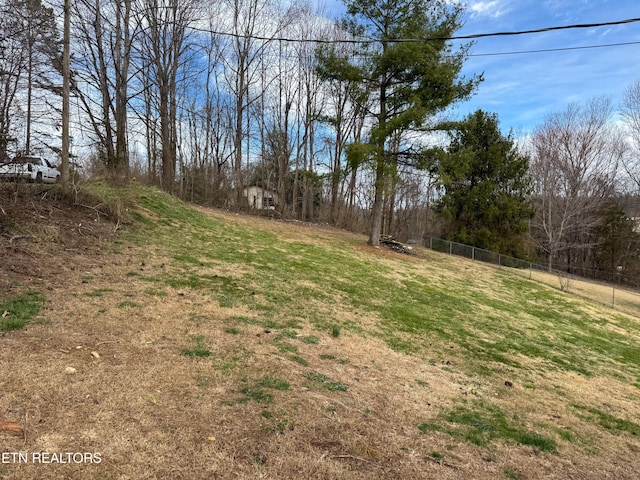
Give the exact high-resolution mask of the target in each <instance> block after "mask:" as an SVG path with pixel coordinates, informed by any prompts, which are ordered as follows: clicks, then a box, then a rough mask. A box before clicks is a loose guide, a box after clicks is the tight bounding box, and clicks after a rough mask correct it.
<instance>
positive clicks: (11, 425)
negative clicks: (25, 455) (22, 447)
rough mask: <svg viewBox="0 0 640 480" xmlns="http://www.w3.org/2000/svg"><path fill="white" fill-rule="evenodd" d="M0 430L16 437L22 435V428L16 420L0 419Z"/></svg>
mask: <svg viewBox="0 0 640 480" xmlns="http://www.w3.org/2000/svg"><path fill="white" fill-rule="evenodd" d="M0 432H5V433H8V434H9V435H15V436H17V437H22V436H24V430H23V428H22V427H21V426H20V424H18V423H16V422H6V421H4V420H0Z"/></svg>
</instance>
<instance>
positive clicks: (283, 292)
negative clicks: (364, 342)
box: [89, 188, 640, 451]
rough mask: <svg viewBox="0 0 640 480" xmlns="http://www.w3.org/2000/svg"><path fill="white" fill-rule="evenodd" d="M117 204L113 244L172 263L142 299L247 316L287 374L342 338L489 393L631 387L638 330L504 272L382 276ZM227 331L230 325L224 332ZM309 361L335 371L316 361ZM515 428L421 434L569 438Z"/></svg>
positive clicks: (518, 422)
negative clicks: (507, 382)
mask: <svg viewBox="0 0 640 480" xmlns="http://www.w3.org/2000/svg"><path fill="white" fill-rule="evenodd" d="M125 196H126V201H123V202H124V203H126V204H129V205H137V206H136V209H137V210H138V213H137V214H136V213H135V211H133V212H132V213H131V215H132V217H133V218H134V219H135V218H137V216H136V215H138V216H139V217H140V218H142V219H144V220H140V221H138V222H134V223H133V224H131V225H129V226H128V227H127V228H125V233H124V234H123V235H124V237H125V239H126V240H127V241H132V242H134V243H136V244H138V245H141V246H147V247H150V248H156V249H158V251H159V253H162V254H164V255H166V256H167V257H168V258H170V259H171V260H170V261H168V262H166V266H165V268H163V269H162V271H156V272H154V274H153V275H152V276H148V277H141V278H142V279H143V280H146V281H148V282H150V283H152V284H153V285H152V287H151V288H152V289H151V288H150V289H148V290H147V291H146V293H147V294H148V295H154V294H155V295H157V296H161V295H164V294H165V293H166V288H167V287H173V288H178V289H194V290H198V291H200V292H202V293H203V294H205V295H206V296H208V299H209V300H210V301H214V302H218V303H219V305H221V306H222V307H241V308H242V309H243V310H244V312H246V313H243V314H242V315H235V316H232V317H230V318H229V321H230V322H235V324H247V325H254V326H259V327H260V328H262V329H264V330H267V329H268V330H270V333H271V335H272V336H270V337H269V338H270V340H272V341H273V342H274V343H273V345H274V346H275V348H277V349H278V350H279V351H281V352H283V353H286V354H287V357H288V358H289V359H290V360H292V361H293V362H297V363H299V364H300V365H305V366H306V365H307V364H308V362H307V363H305V362H306V360H304V359H303V358H302V357H300V356H299V355H298V354H297V347H295V343H296V342H294V341H293V340H298V341H300V342H302V343H307V344H318V343H321V339H322V343H324V342H327V343H329V342H330V343H336V342H333V341H332V340H331V339H332V338H338V337H339V336H341V335H342V334H343V332H345V331H348V332H350V333H354V334H358V335H362V336H365V337H366V336H374V337H378V338H381V339H382V340H383V341H384V342H386V344H387V345H388V346H389V347H390V348H392V349H394V350H396V351H399V352H405V353H407V354H411V355H416V356H417V357H421V358H428V359H432V361H431V362H430V363H431V364H432V365H441V364H442V362H443V361H445V360H448V359H451V360H453V361H455V362H456V363H454V364H453V365H452V366H446V367H442V368H443V369H446V370H448V371H450V372H453V373H457V372H461V373H464V374H465V375H469V376H476V377H479V378H481V379H482V382H485V381H486V382H487V383H488V382H491V381H492V380H495V377H497V376H499V377H500V378H501V382H500V383H502V382H503V381H504V379H503V378H502V376H503V375H506V374H508V375H509V376H510V378H513V379H514V380H518V382H517V383H518V386H521V387H523V388H526V389H527V391H528V392H529V393H532V392H533V390H534V389H535V391H536V394H544V393H545V392H543V391H542V389H544V388H545V387H544V386H543V385H542V384H541V383H539V382H538V381H537V377H536V375H538V374H540V373H542V374H544V375H545V376H546V375H554V374H555V373H558V372H560V373H563V372H576V373H578V374H580V375H584V376H588V377H594V376H602V375H604V376H610V377H614V378H616V379H617V380H619V381H622V382H626V383H628V384H629V385H637V386H638V388H640V342H639V339H640V322H638V321H637V320H635V319H630V318H628V317H626V316H624V315H621V314H618V313H613V312H611V311H608V310H606V309H602V308H600V307H597V306H595V305H592V304H588V303H586V302H584V301H582V300H578V299H576V298H575V297H572V296H569V295H565V294H563V293H561V292H559V291H558V290H555V289H552V288H548V287H546V286H543V285H540V284H537V283H534V282H531V281H529V280H526V279H524V278H522V277H520V276H518V275H517V274H515V273H513V272H512V271H511V270H510V269H508V268H503V269H501V270H497V269H496V270H494V269H491V268H488V267H481V266H468V267H465V269H463V270H460V269H459V265H458V264H457V263H455V262H457V261H458V260H456V259H453V258H450V257H448V256H444V255H439V254H434V253H430V254H429V257H428V261H424V262H421V263H418V264H417V263H416V261H411V262H409V261H407V262H404V261H402V260H397V261H395V263H393V262H391V261H388V260H385V259H380V258H378V257H377V256H376V255H375V254H369V253H366V252H364V253H363V252H362V251H361V250H359V249H358V248H355V243H354V241H353V240H351V239H350V240H346V239H345V240H333V239H332V240H331V241H326V242H325V243H324V244H323V243H320V242H317V241H316V242H314V243H313V244H311V243H305V242H304V241H291V239H286V240H285V241H283V240H282V239H281V238H279V236H278V235H277V234H275V233H272V232H271V231H267V230H266V228H265V229H260V228H255V227H252V226H245V225H242V224H241V223H235V222H233V221H226V220H218V219H214V218H210V217H208V216H207V215H205V214H204V213H202V212H200V211H198V210H195V209H193V208H191V207H189V206H188V205H187V204H185V203H183V202H181V201H180V200H178V199H176V198H173V197H169V196H167V195H165V194H164V193H162V192H160V191H158V190H155V189H151V188H138V189H137V190H135V191H134V190H127V192H126V194H125ZM124 203H123V204H124ZM133 210H135V209H133ZM148 218H154V219H157V221H148ZM345 238H346V237H345ZM195 252H197V253H195ZM418 262H420V261H419V260H418ZM480 269H483V270H480ZM214 272H215V273H214ZM451 272H457V273H458V274H457V275H451ZM145 275H147V273H146V272H145ZM465 275H466V276H465ZM156 292H158V293H157V294H156ZM103 293H105V292H104V291H99V290H96V291H94V292H91V293H90V294H89V295H93V296H99V295H101V294H103ZM336 305H339V308H340V309H343V311H345V312H349V313H350V314H352V320H342V319H341V318H338V317H336V316H335V315H334V310H335V306H336ZM361 320H362V321H361ZM203 321H204V319H203ZM309 326H311V327H314V328H315V329H316V331H317V332H322V333H321V334H318V336H316V335H305V336H300V335H299V333H298V332H299V331H300V329H302V328H305V327H309ZM236 330H237V329H235V327H233V326H230V327H228V329H227V330H225V331H226V332H227V333H233V332H235V331H236ZM263 338H264V337H263ZM325 339H326V340H325ZM201 347H202V348H201V349H199V347H198V345H197V344H196V345H194V346H193V348H190V349H185V350H183V354H186V353H184V352H185V351H193V352H194V353H195V352H196V351H199V350H201V351H202V353H203V354H204V353H205V352H209V354H211V352H210V351H209V350H208V348H207V347H206V345H204V344H202V345H201ZM452 347H453V348H452ZM250 355H251V352H247V351H239V352H232V353H229V354H222V355H219V354H216V355H212V357H213V366H214V368H217V369H221V370H222V371H224V372H225V374H230V373H231V372H232V371H235V370H237V369H238V368H240V367H241V366H242V365H243V364H244V362H245V360H246V359H247V358H248V356H250ZM449 355H451V357H449ZM194 356H197V355H194ZM316 358H317V357H316ZM320 359H322V360H332V361H336V362H345V363H346V360H344V361H342V360H338V359H337V358H336V356H334V355H329V354H322V355H320ZM528 378H536V380H535V381H533V380H529V379H528ZM305 379H306V380H307V382H309V383H308V384H309V385H311V386H316V387H318V388H325V389H328V390H332V389H334V390H335V391H344V390H346V389H347V387H346V385H344V384H342V383H340V382H336V381H334V380H332V379H330V378H329V377H327V376H326V375H323V374H320V373H318V372H315V371H312V372H308V373H307V374H305ZM416 384H417V385H418V386H422V385H421V384H420V383H418V382H417V381H416ZM244 388H246V389H247V390H246V391H245V392H244V393H243V398H245V399H249V400H255V401H260V402H268V401H269V398H270V397H269V396H270V395H271V396H272V393H270V390H272V389H270V388H268V387H265V386H260V385H258V384H254V385H248V386H245V387H244ZM261 392H262V393H261ZM271 400H272V397H271ZM575 410H576V411H577V412H579V413H580V414H581V415H582V416H583V417H584V418H585V420H587V421H589V422H592V423H595V424H597V425H600V426H601V427H602V428H603V429H606V430H609V431H611V432H627V433H628V434H630V435H637V430H636V427H637V425H636V424H634V423H632V422H630V421H625V420H623V419H620V418H617V417H611V418H610V417H609V416H607V415H609V414H607V413H606V412H603V411H600V410H595V409H591V410H588V409H585V408H583V409H579V408H576V409H575ZM625 422H628V423H625ZM523 425H525V420H524V419H520V418H516V417H515V416H512V415H506V414H505V413H503V412H501V411H500V410H499V409H498V407H496V406H495V405H494V404H493V403H492V401H491V400H490V399H489V400H488V401H486V402H483V403H481V404H478V403H475V404H470V405H458V406H456V407H455V408H453V409H449V410H447V411H443V412H442V413H441V414H440V416H439V417H438V418H437V419H435V420H434V421H432V422H430V423H424V424H422V425H421V430H424V431H428V430H430V429H432V430H433V429H435V430H439V431H444V432H446V433H449V434H451V435H454V436H457V437H461V438H465V439H467V440H468V441H470V442H472V443H475V444H479V445H489V444H490V443H491V442H493V441H504V442H509V443H516V444H523V445H530V446H533V447H535V448H536V449H538V450H541V451H555V449H556V444H555V440H554V438H564V439H567V438H569V437H571V434H570V432H569V433H567V434H566V435H565V436H564V437H563V435H561V434H560V433H558V432H555V431H553V429H552V428H545V427H542V426H536V427H534V428H535V430H531V429H530V428H525V427H524V426H523ZM538 427H540V429H541V432H542V433H538ZM543 430H544V431H543ZM634 432H635V433H634ZM547 434H549V435H547ZM565 437H566V438H565Z"/></svg>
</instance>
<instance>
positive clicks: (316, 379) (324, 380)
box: [304, 372, 348, 392]
mask: <svg viewBox="0 0 640 480" xmlns="http://www.w3.org/2000/svg"><path fill="white" fill-rule="evenodd" d="M304 377H305V378H306V379H307V380H311V381H312V382H313V383H314V384H316V385H318V386H320V387H322V388H324V389H325V390H329V391H330V392H346V391H347V390H348V387H347V386H346V385H345V384H343V383H340V382H336V381H333V380H331V379H330V378H329V377H328V376H326V375H324V374H323V373H318V372H307V373H305V375H304Z"/></svg>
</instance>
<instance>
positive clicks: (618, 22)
mask: <svg viewBox="0 0 640 480" xmlns="http://www.w3.org/2000/svg"><path fill="white" fill-rule="evenodd" d="M636 22H640V18H628V19H624V20H615V21H612V22H599V23H578V24H572V25H559V26H553V27H544V28H537V29H531V30H516V31H504V32H490V33H475V34H470V35H454V36H449V37H425V38H389V39H385V41H386V42H389V43H423V42H433V41H451V40H474V39H479V38H488V37H506V36H514V35H528V34H533V33H546V32H554V31H559V30H570V29H583V28H597V27H609V26H614V25H625V24H630V23H636ZM191 29H192V30H196V31H200V32H206V33H210V34H213V35H220V36H227V37H232V38H240V39H251V40H260V41H269V42H272V41H276V42H291V43H318V44H371V43H378V42H380V40H379V39H371V38H361V39H356V38H350V39H324V38H289V37H275V36H273V37H266V36H261V35H245V34H240V33H233V32H219V31H215V30H209V29H205V28H198V27H191ZM612 46H613V45H612ZM526 53H529V52H526Z"/></svg>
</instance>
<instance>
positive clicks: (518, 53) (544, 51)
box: [467, 42, 640, 57]
mask: <svg viewBox="0 0 640 480" xmlns="http://www.w3.org/2000/svg"><path fill="white" fill-rule="evenodd" d="M627 45H640V42H623V43H605V44H602V45H584V46H581V47H558V48H544V49H539V50H518V51H514V52H493V53H470V54H468V55H467V56H468V57H496V56H500V55H524V54H528V53H549V52H566V51H571V50H588V49H592V48H606V47H623V46H627Z"/></svg>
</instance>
